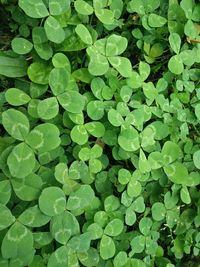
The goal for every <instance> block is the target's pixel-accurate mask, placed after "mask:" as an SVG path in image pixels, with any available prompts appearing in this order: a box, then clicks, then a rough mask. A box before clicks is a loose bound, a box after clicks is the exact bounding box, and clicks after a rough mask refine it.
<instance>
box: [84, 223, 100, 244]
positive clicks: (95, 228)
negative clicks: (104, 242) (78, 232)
mask: <svg viewBox="0 0 200 267" xmlns="http://www.w3.org/2000/svg"><path fill="white" fill-rule="evenodd" d="M87 231H88V232H90V234H91V239H92V240H96V239H100V238H101V237H102V235H103V229H102V227H101V226H100V225H99V224H98V223H92V224H90V225H89V226H88V228H87Z"/></svg>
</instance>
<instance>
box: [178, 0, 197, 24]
mask: <svg viewBox="0 0 200 267" xmlns="http://www.w3.org/2000/svg"><path fill="white" fill-rule="evenodd" d="M180 6H181V8H182V9H183V10H184V12H185V15H186V18H187V19H191V18H192V13H193V7H194V1H193V0H182V1H181V2H180Z"/></svg>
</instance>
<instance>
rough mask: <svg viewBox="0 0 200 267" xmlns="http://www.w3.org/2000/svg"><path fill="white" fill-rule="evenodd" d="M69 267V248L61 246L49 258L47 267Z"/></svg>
mask: <svg viewBox="0 0 200 267" xmlns="http://www.w3.org/2000/svg"><path fill="white" fill-rule="evenodd" d="M55 266H56V267H63V266H68V248H67V247H66V246H61V247H59V248H57V249H56V250H55V251H54V252H53V253H52V254H51V255H50V257H49V260H48V264H47V267H55Z"/></svg>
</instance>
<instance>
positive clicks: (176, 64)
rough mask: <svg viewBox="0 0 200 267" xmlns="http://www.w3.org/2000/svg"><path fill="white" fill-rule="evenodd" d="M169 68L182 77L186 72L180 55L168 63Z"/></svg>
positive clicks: (173, 57)
mask: <svg viewBox="0 0 200 267" xmlns="http://www.w3.org/2000/svg"><path fill="white" fill-rule="evenodd" d="M168 68H169V70H170V71H171V72H172V73H174V74H176V75H180V74H181V73H182V72H183V70H184V66H183V62H182V60H181V57H180V56H179V55H175V56H172V57H171V58H170V60H169V62H168Z"/></svg>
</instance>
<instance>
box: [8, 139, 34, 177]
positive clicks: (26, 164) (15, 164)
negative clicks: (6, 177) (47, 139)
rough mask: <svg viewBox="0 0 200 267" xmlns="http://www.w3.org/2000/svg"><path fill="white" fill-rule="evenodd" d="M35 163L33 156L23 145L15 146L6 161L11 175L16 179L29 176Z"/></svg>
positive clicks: (28, 148)
mask: <svg viewBox="0 0 200 267" xmlns="http://www.w3.org/2000/svg"><path fill="white" fill-rule="evenodd" d="M35 163H36V161H35V155H34V153H33V151H32V149H31V148H30V147H29V146H27V145H26V144H25V143H20V144H18V145H16V146H15V147H14V148H13V150H12V151H11V153H10V155H9V156H8V159H7V164H8V167H9V170H10V173H11V175H12V176H13V177H17V178H24V177H26V176H27V175H29V174H30V173H31V172H32V171H33V169H34V167H35Z"/></svg>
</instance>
